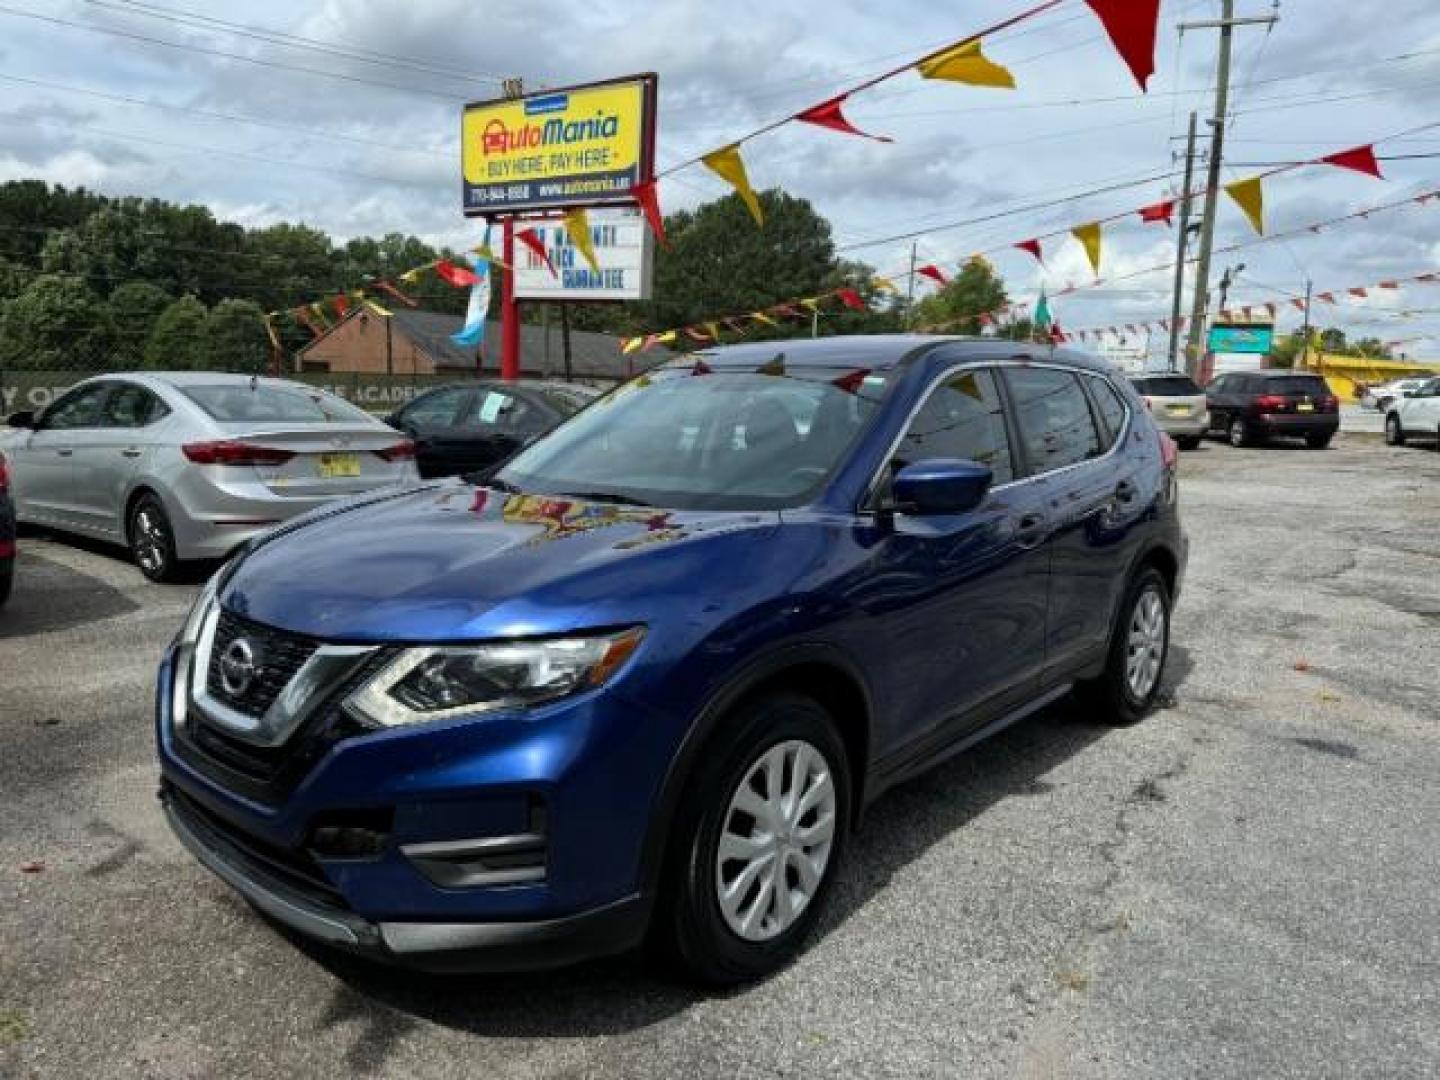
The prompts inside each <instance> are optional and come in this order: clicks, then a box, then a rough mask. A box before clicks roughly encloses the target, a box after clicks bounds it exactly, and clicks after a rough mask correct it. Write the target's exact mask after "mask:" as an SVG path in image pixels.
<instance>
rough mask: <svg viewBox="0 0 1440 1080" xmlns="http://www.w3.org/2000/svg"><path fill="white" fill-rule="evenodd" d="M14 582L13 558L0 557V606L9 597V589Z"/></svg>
mask: <svg viewBox="0 0 1440 1080" xmlns="http://www.w3.org/2000/svg"><path fill="white" fill-rule="evenodd" d="M14 584H15V560H14V559H0V607H3V606H4V604H5V601H6V600H9V599H10V589H11V588H12V587H13V586H14Z"/></svg>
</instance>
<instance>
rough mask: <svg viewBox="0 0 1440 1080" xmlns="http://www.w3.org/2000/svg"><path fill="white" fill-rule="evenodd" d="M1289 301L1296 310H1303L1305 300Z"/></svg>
mask: <svg viewBox="0 0 1440 1080" xmlns="http://www.w3.org/2000/svg"><path fill="white" fill-rule="evenodd" d="M1290 303H1291V304H1292V305H1293V306H1294V308H1295V310H1296V311H1304V310H1305V301H1304V300H1291V301H1290Z"/></svg>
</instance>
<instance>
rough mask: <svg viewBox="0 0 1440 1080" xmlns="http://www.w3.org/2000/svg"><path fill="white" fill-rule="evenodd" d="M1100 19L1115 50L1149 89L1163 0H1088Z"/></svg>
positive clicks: (1137, 78)
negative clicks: (1156, 31) (1161, 1)
mask: <svg viewBox="0 0 1440 1080" xmlns="http://www.w3.org/2000/svg"><path fill="white" fill-rule="evenodd" d="M1085 2H1086V3H1087V4H1089V5H1090V10H1091V11H1093V12H1095V14H1096V15H1097V16H1099V18H1100V22H1101V23H1102V24H1103V25H1104V27H1105V32H1106V33H1107V34H1109V35H1110V41H1111V43H1112V44H1114V46H1115V51H1116V52H1118V53H1119V54H1120V58H1121V59H1122V60H1124V61H1125V66H1126V67H1128V68H1129V69H1130V74H1132V75H1134V76H1135V81H1136V82H1138V83H1139V84H1140V89H1141V90H1142V91H1143V90H1145V89H1146V86H1145V84H1146V83H1147V82H1149V81H1150V76H1151V75H1153V74H1154V73H1155V28H1156V26H1157V25H1158V24H1159V22H1160V0H1085Z"/></svg>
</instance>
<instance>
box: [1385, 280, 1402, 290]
mask: <svg viewBox="0 0 1440 1080" xmlns="http://www.w3.org/2000/svg"><path fill="white" fill-rule="evenodd" d="M1380 288H1382V289H1398V288H1400V282H1398V281H1382V282H1380Z"/></svg>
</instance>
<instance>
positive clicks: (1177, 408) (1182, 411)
mask: <svg viewBox="0 0 1440 1080" xmlns="http://www.w3.org/2000/svg"><path fill="white" fill-rule="evenodd" d="M1165 411H1166V412H1168V413H1169V414H1170V415H1171V416H1188V415H1190V406H1189V405H1166V406H1165Z"/></svg>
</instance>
